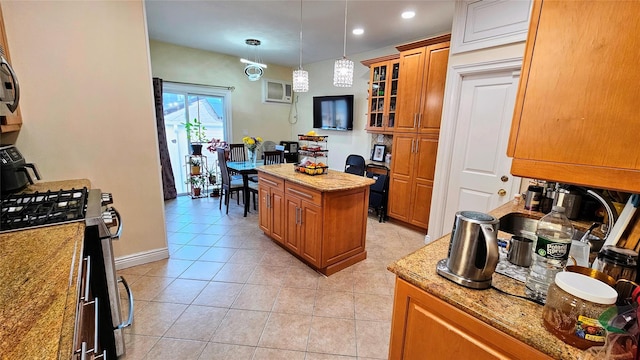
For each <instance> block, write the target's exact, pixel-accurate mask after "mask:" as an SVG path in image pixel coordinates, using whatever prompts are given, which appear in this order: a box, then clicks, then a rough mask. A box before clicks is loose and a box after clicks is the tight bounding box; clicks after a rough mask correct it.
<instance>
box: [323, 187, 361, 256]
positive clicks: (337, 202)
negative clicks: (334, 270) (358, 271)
mask: <svg viewBox="0 0 640 360" xmlns="http://www.w3.org/2000/svg"><path fill="white" fill-rule="evenodd" d="M362 190H365V191H362ZM325 195H326V198H325V203H324V206H325V209H331V210H328V211H325V214H324V229H323V232H324V237H325V238H327V239H337V238H340V237H341V238H342V240H341V241H328V242H326V243H325V244H324V246H323V249H322V254H323V256H322V266H323V267H324V266H329V265H332V264H335V263H338V262H340V261H343V260H345V259H347V258H349V257H351V256H354V255H356V254H358V253H362V252H364V250H365V239H364V238H362V236H361V234H363V233H366V231H367V230H366V227H367V213H368V206H366V205H365V207H362V206H361V205H360V204H367V203H368V202H369V188H368V187H367V188H364V189H354V190H349V191H343V192H340V193H327V194H325Z"/></svg>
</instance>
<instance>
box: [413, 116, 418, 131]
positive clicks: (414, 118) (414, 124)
mask: <svg viewBox="0 0 640 360" xmlns="http://www.w3.org/2000/svg"><path fill="white" fill-rule="evenodd" d="M416 115H418V114H417V113H414V114H413V127H414V128H415V127H416Z"/></svg>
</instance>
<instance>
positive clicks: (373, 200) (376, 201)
mask: <svg viewBox="0 0 640 360" xmlns="http://www.w3.org/2000/svg"><path fill="white" fill-rule="evenodd" d="M367 177H368V178H372V179H373V180H375V181H376V182H375V183H373V184H372V185H371V186H370V187H369V208H372V209H374V210H375V211H376V215H377V216H378V222H384V221H385V220H386V219H387V202H388V200H389V168H388V167H386V166H382V165H378V164H369V165H367Z"/></svg>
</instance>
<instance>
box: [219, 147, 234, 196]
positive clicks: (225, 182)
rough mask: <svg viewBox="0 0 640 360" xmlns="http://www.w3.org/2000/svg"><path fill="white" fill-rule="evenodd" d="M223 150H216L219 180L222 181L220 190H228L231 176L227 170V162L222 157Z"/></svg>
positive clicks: (223, 156)
mask: <svg viewBox="0 0 640 360" xmlns="http://www.w3.org/2000/svg"><path fill="white" fill-rule="evenodd" d="M224 151H225V149H223V148H217V149H216V152H217V153H218V166H219V167H220V179H221V180H222V188H223V189H226V190H229V184H231V176H230V175H229V168H227V160H226V159H225V155H224Z"/></svg>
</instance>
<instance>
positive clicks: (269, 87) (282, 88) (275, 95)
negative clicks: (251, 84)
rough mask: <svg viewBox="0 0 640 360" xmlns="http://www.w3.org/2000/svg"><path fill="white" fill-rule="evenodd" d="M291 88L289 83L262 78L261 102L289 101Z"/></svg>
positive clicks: (291, 94) (291, 96)
mask: <svg viewBox="0 0 640 360" xmlns="http://www.w3.org/2000/svg"><path fill="white" fill-rule="evenodd" d="M292 98H293V88H292V87H291V83H288V82H284V81H280V80H270V79H264V78H263V79H262V102H274V103H289V104H290V103H291V99H292Z"/></svg>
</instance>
